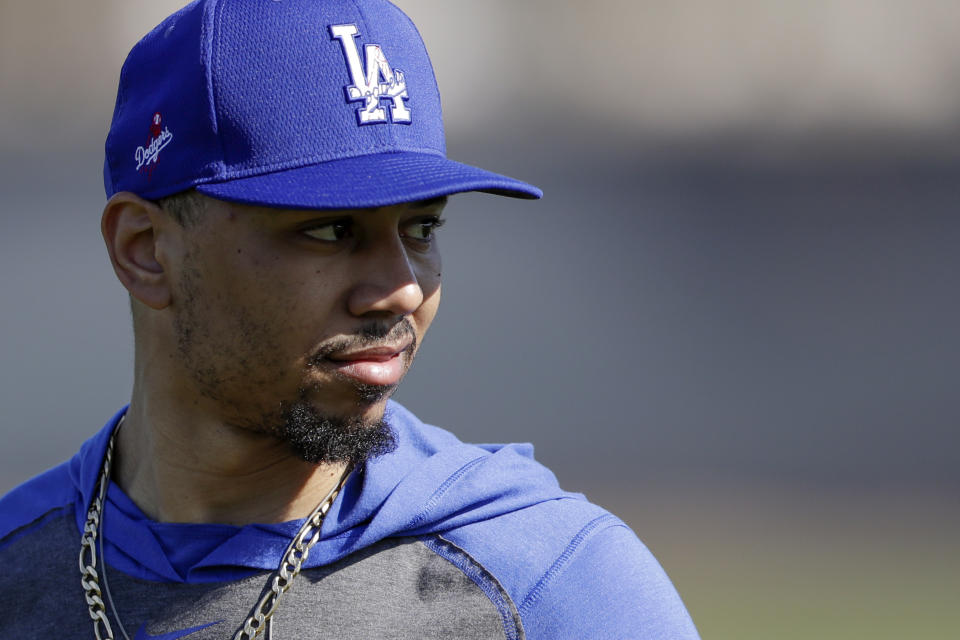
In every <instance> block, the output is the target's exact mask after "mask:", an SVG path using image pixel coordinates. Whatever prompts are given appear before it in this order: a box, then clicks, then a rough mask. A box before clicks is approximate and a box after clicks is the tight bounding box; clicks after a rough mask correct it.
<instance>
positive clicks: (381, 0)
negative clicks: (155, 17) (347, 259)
mask: <svg viewBox="0 0 960 640" xmlns="http://www.w3.org/2000/svg"><path fill="white" fill-rule="evenodd" d="M103 176H104V188H105V190H106V193H107V197H108V198H109V197H110V196H112V195H113V194H115V193H117V192H118V191H132V192H134V193H136V194H138V195H140V196H141V197H143V198H146V199H150V200H154V199H157V198H161V197H163V196H166V195H170V194H173V193H177V192H180V191H184V190H187V189H191V188H196V189H197V190H198V191H200V192H201V193H204V194H206V195H209V196H211V197H213V198H218V199H220V200H227V201H231V202H240V203H246V204H256V205H261V206H268V207H279V208H303V209H353V208H367V207H380V206H387V205H391V204H397V203H401V202H411V201H416V200H425V199H430V198H435V197H439V196H444V195H449V194H452V193H458V192H463V191H485V192H490V193H496V194H500V195H506V196H512V197H518V198H539V197H541V196H542V195H543V194H542V192H541V191H540V190H539V189H537V188H536V187H534V186H532V185H529V184H527V183H525V182H521V181H519V180H515V179H513V178H509V177H507V176H502V175H499V174H496V173H491V172H489V171H485V170H483V169H479V168H477V167H473V166H470V165H466V164H461V163H459V162H455V161H453V160H449V159H448V158H447V157H446V145H445V142H444V133H443V119H442V114H441V109H440V94H439V92H438V89H437V82H436V78H435V76H434V73H433V67H432V65H431V64H430V59H429V57H428V56H427V51H426V47H425V46H424V44H423V40H422V39H421V37H420V34H419V33H418V32H417V29H416V27H415V26H414V25H413V23H412V22H411V21H410V19H409V18H408V17H407V16H406V15H405V14H404V13H403V12H401V11H400V10H399V9H398V8H397V7H395V6H394V5H392V4H390V3H389V2H386V0H196V1H195V2H192V3H191V4H189V5H187V6H186V7H184V8H183V9H181V10H180V11H178V12H176V13H174V14H173V15H171V16H170V17H169V18H167V19H166V20H164V21H163V22H162V23H161V24H160V25H159V26H157V27H156V28H155V29H153V31H151V32H150V33H148V34H147V35H146V36H144V38H143V39H142V40H140V42H138V43H137V44H136V45H135V46H134V47H133V49H132V50H131V51H130V54H129V55H128V56H127V59H126V62H125V63H124V65H123V69H122V71H121V73H120V84H119V89H118V91H117V103H116V107H115V109H114V113H113V121H112V123H111V125H110V132H109V134H108V135H107V141H106V159H105V162H104V171H103Z"/></svg>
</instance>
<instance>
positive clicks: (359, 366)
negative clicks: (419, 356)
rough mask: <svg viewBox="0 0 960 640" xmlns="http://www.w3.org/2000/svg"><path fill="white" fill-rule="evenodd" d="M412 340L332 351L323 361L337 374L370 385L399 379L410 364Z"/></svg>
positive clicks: (389, 384)
mask: <svg viewBox="0 0 960 640" xmlns="http://www.w3.org/2000/svg"><path fill="white" fill-rule="evenodd" d="M411 346H412V342H409V341H407V342H404V343H401V344H398V345H389V346H386V345H385V346H377V347H368V348H365V349H357V350H349V351H340V352H335V353H332V354H330V355H328V356H326V358H324V361H325V362H326V363H327V364H328V366H330V367H332V368H333V369H334V370H336V371H337V373H339V374H340V375H344V376H347V377H348V378H352V379H353V380H356V381H357V382H360V383H362V384H366V385H373V386H393V385H396V384H398V383H399V382H400V379H401V378H402V377H403V374H404V373H406V370H407V366H408V364H409V352H410V349H411Z"/></svg>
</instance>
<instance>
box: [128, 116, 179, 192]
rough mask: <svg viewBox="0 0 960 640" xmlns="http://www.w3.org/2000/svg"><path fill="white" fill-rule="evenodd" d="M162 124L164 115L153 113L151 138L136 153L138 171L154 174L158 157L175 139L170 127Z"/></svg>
mask: <svg viewBox="0 0 960 640" xmlns="http://www.w3.org/2000/svg"><path fill="white" fill-rule="evenodd" d="M162 124H163V116H161V115H160V112H159V111H158V112H157V113H155V114H153V121H152V122H151V123H150V139H149V140H148V141H147V146H145V147H137V152H136V153H135V154H134V157H135V159H136V161H137V171H141V172H146V173H147V177H150V176H152V175H153V170H154V168H156V165H157V158H159V157H160V152H161V151H163V149H164V147H166V146H167V145H168V144H170V141H171V140H173V134H172V133H170V129H169V128H167V127H162ZM161 127H162V128H161ZM150 165H153V166H150Z"/></svg>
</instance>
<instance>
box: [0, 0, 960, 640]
mask: <svg viewBox="0 0 960 640" xmlns="http://www.w3.org/2000/svg"><path fill="white" fill-rule="evenodd" d="M180 4H181V3H179V2H177V1H171V0H150V1H149V2H146V1H142V0H136V1H132V0H88V1H87V2H82V3H81V2H75V1H74V0H33V1H32V2H30V3H27V2H14V1H13V0H0V169H2V171H0V193H2V197H0V214H2V233H0V272H2V274H3V276H2V280H0V296H2V314H0V322H2V331H0V341H2V342H0V344H2V351H0V353H2V358H3V366H2V367H0V404H2V406H3V407H4V412H5V416H4V419H3V423H2V427H0V429H2V436H3V440H2V442H3V444H2V451H3V457H2V463H3V464H2V467H0V492H2V491H5V490H7V489H9V488H11V487H13V486H15V485H16V484H17V483H19V482H21V481H23V480H25V479H26V478H28V477H29V476H31V475H33V474H35V473H37V472H39V471H40V470H41V469H43V468H46V467H48V466H50V465H53V464H55V463H57V462H59V461H60V460H62V459H64V458H66V457H69V456H70V455H72V453H73V452H74V451H75V449H76V448H77V447H78V445H79V444H80V443H81V442H82V441H83V440H84V439H86V438H87V437H89V436H90V435H91V434H92V433H93V432H94V431H96V430H97V429H98V428H99V427H100V426H101V425H102V424H103V423H104V422H105V421H106V420H107V418H109V417H110V415H112V413H113V412H114V411H115V410H116V409H117V408H118V407H120V406H121V405H122V404H124V403H125V402H126V401H127V399H128V397H129V392H130V373H131V361H132V345H131V341H132V336H131V331H130V327H129V314H128V310H127V302H126V295H125V292H124V290H123V289H122V287H121V286H120V285H119V283H118V282H117V281H116V279H115V277H114V276H113V273H112V270H111V268H110V266H109V263H108V261H107V257H106V253H105V251H104V249H103V246H102V242H101V239H100V236H99V217H100V212H101V209H102V206H103V202H104V195H103V191H102V178H101V167H102V148H103V138H104V136H105V134H106V130H107V128H108V126H109V119H110V115H111V112H112V108H113V102H114V96H115V91H116V79H117V77H118V75H119V69H120V65H121V63H122V61H123V58H124V56H125V54H126V52H127V51H128V50H129V48H130V47H131V46H132V45H133V43H134V42H135V41H136V40H137V39H138V38H139V37H140V36H142V35H143V34H144V33H146V32H147V31H148V30H149V29H150V28H151V27H152V26H153V25H154V24H156V23H157V22H159V21H160V20H161V19H162V18H163V17H164V16H165V15H166V14H168V13H169V12H171V11H172V10H174V9H175V8H177V7H179V6H180ZM398 4H399V5H400V6H401V8H403V9H405V10H406V11H407V12H408V13H409V14H410V15H411V16H412V17H413V19H414V21H415V22H416V23H417V25H418V26H419V27H420V30H421V33H422V34H423V36H424V39H425V40H426V42H427V45H428V47H429V48H430V51H431V54H432V57H433V59H434V64H435V66H436V71H437V76H438V79H439V82H440V87H441V92H442V95H443V98H444V106H445V113H446V119H447V139H448V147H449V152H450V155H451V156H452V157H455V158H457V159H460V160H463V161H467V162H471V163H474V164H479V165H481V166H484V167H487V168H490V169H494V170H499V171H501V172H505V173H509V174H511V175H516V176H517V177H521V178H525V179H527V180H530V181H532V182H534V183H535V184H538V185H539V186H541V187H543V188H544V190H545V191H546V194H547V196H546V198H544V200H543V201H541V202H537V203H530V202H516V201H511V200H507V199H500V198H494V197H492V196H483V195H466V196H460V197H458V198H456V199H455V200H454V201H453V202H452V204H451V206H450V207H449V208H448V212H449V215H448V220H449V224H448V226H447V227H446V228H445V229H444V230H443V233H442V238H441V242H442V247H443V250H444V259H445V264H444V276H445V287H444V296H445V300H444V305H443V307H442V309H441V313H440V316H439V318H438V320H437V322H436V324H435V325H434V328H433V330H432V335H431V338H430V339H429V340H427V341H426V343H425V346H424V348H423V350H422V353H421V356H420V358H419V360H418V363H417V366H416V367H414V370H413V372H412V373H411V374H410V376H408V379H407V381H406V382H405V384H404V386H403V387H402V390H401V392H400V393H399V395H398V398H399V399H400V400H401V401H402V402H403V403H405V404H406V405H407V406H408V407H410V408H411V409H413V410H414V411H415V412H416V413H418V414H419V415H420V417H422V418H423V419H425V420H427V421H430V422H433V423H435V424H439V425H443V426H446V427H448V428H451V429H453V430H454V431H456V432H457V433H458V434H459V435H460V436H461V437H462V438H463V439H466V440H472V441H488V442H489V441H532V442H534V443H535V444H536V447H537V455H538V458H539V459H540V460H541V461H543V462H545V463H546V464H548V465H549V466H550V467H551V468H553V469H554V470H555V472H556V473H557V475H558V476H559V478H560V480H561V483H562V484H563V485H564V486H565V487H567V488H569V489H574V490H578V491H582V492H584V493H586V494H587V495H588V496H589V497H590V498H591V499H593V500H594V501H596V502H599V503H601V504H604V505H606V506H608V507H609V508H611V509H612V510H614V511H615V512H617V513H618V514H619V515H621V516H622V517H623V518H624V519H626V520H627V521H628V522H629V523H630V524H631V525H632V526H633V527H634V528H635V529H636V531H637V532H638V534H639V535H640V537H641V538H643V539H644V541H645V542H646V543H647V544H648V546H649V547H651V549H652V550H653V552H654V553H655V554H656V555H657V556H658V558H659V559H660V561H661V563H662V564H663V565H664V566H665V568H666V569H667V571H668V573H669V574H670V575H671V577H672V578H673V580H674V582H675V584H676V586H677V588H678V590H679V591H680V593H681V595H682V596H683V598H684V600H685V601H686V603H687V606H688V608H689V609H690V612H691V614H692V615H693V618H694V620H695V621H696V623H697V625H698V627H699V628H700V631H701V634H702V635H703V637H704V638H705V639H714V640H720V639H731V640H733V639H738V640H745V639H769V638H778V639H792V638H819V639H834V638H837V639H840V638H843V639H846V638H870V639H872V640H877V639H885V638H891V639H892V638H898V639H900V638H905V637H909V638H930V639H936V638H956V637H957V629H958V628H960V607H958V606H957V605H958V602H960V499H958V489H960V446H958V445H960V435H958V432H957V425H958V421H960V400H958V398H960V393H958V391H960V390H958V378H957V374H956V369H957V363H958V362H960V336H958V326H960V297H958V295H957V282H958V280H957V274H958V268H960V258H958V254H957V247H958V245H960V216H958V215H957V213H958V202H960V198H958V196H960V147H958V142H960V4H957V3H956V2H952V1H940V0H890V1H888V2H876V1H873V0H831V1H825V0H808V1H805V2H799V1H797V0H793V1H790V2H787V1H782V0H781V1H774V2H770V1H765V2H761V1H760V0H729V1H728V2H723V3H716V2H709V1H707V0H675V1H673V2H669V3H667V2H650V1H648V0H594V1H592V2H576V1H574V0H458V1H457V2H444V1H442V0H400V1H399V2H398Z"/></svg>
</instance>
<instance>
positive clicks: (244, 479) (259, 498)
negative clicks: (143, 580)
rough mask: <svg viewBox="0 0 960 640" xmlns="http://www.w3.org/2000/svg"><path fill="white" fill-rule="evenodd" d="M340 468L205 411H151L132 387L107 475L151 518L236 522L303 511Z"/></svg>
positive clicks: (290, 515)
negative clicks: (310, 460) (304, 457)
mask: <svg viewBox="0 0 960 640" xmlns="http://www.w3.org/2000/svg"><path fill="white" fill-rule="evenodd" d="M344 468H345V465H344V464H334V465H314V464H310V463H307V462H304V461H303V460H301V459H300V458H299V457H298V456H297V455H296V454H295V453H294V452H293V451H292V450H291V449H290V447H289V445H287V444H286V443H284V442H282V441H280V440H278V439H277V438H275V437H272V436H269V435H266V434H259V433H255V432H252V431H249V430H245V429H240V428H237V427H233V426H229V425H227V424H225V423H224V421H222V420H218V419H216V418H215V417H211V416H210V415H207V414H203V413H200V412H196V413H193V412H191V415H177V414H171V413H170V412H169V411H167V412H165V413H163V414H156V413H154V412H151V411H149V406H148V403H146V402H140V403H138V402H137V399H136V394H135V396H134V401H133V403H131V405H130V409H129V411H128V412H127V415H126V417H125V419H124V424H123V427H122V428H121V430H120V433H119V434H118V436H117V444H116V454H115V462H114V474H113V478H114V481H116V482H117V483H118V484H119V485H120V487H121V488H122V489H123V490H124V491H125V492H126V493H127V495H129V496H130V498H131V499H132V500H133V501H134V502H135V503H136V504H137V506H138V507H140V509H141V510H142V511H143V512H144V513H145V514H146V515H147V516H148V517H150V518H151V519H153V520H156V521H158V522H191V523H222V524H233V525H243V524H248V523H252V522H260V523H273V522H284V521H286V520H295V519H299V518H303V517H306V516H307V515H308V514H309V513H310V512H311V511H312V510H313V509H314V508H315V507H316V506H317V504H318V503H319V502H320V501H321V500H322V499H323V498H324V496H325V495H326V494H327V492H328V491H329V490H330V489H331V488H333V486H334V485H335V484H336V483H337V482H338V481H339V479H340V477H341V475H342V473H343V471H344Z"/></svg>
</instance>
